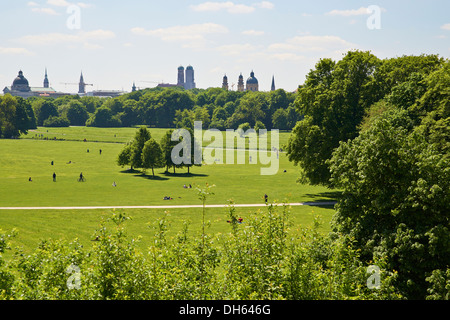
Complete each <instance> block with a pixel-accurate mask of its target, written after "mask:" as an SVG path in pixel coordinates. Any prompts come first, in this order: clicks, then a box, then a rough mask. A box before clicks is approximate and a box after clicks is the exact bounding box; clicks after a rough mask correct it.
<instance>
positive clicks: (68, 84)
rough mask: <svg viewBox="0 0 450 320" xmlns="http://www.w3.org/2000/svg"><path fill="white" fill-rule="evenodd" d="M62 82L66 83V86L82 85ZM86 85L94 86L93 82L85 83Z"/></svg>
mask: <svg viewBox="0 0 450 320" xmlns="http://www.w3.org/2000/svg"><path fill="white" fill-rule="evenodd" d="M60 84H63V85H66V86H78V85H80V84H79V83H65V82H61V83H60ZM83 84H84V85H85V86H92V87H93V86H94V85H93V84H90V83H83Z"/></svg>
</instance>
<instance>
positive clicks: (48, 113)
mask: <svg viewBox="0 0 450 320" xmlns="http://www.w3.org/2000/svg"><path fill="white" fill-rule="evenodd" d="M33 108H34V112H35V114H36V119H37V125H38V126H43V125H44V121H45V120H47V119H48V118H50V117H52V116H53V117H58V116H59V114H58V109H57V107H56V105H55V103H54V102H53V100H51V99H41V100H36V101H35V102H34V103H33Z"/></svg>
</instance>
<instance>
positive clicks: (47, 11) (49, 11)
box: [31, 8, 59, 16]
mask: <svg viewBox="0 0 450 320" xmlns="http://www.w3.org/2000/svg"><path fill="white" fill-rule="evenodd" d="M31 11H33V12H38V13H44V14H48V15H51V16H58V15H59V13H58V12H56V11H55V10H53V9H52V8H32V9H31Z"/></svg>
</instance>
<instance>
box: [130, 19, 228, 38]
mask: <svg viewBox="0 0 450 320" xmlns="http://www.w3.org/2000/svg"><path fill="white" fill-rule="evenodd" d="M131 32H132V33H134V34H136V35H143V36H154V37H158V38H160V39H161V40H163V41H198V40H204V39H205V35H208V34H225V33H228V29H227V28H226V27H224V26H222V25H219V24H215V23H203V24H193V25H189V26H174V27H169V28H160V29H154V30H146V29H144V28H133V29H131Z"/></svg>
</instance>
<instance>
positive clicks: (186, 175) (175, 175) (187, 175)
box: [162, 172, 209, 178]
mask: <svg viewBox="0 0 450 320" xmlns="http://www.w3.org/2000/svg"><path fill="white" fill-rule="evenodd" d="M162 174H163V175H165V176H166V177H172V178H195V177H208V176H209V175H207V174H202V173H192V172H190V173H187V172H183V173H173V172H164V173H162Z"/></svg>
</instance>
